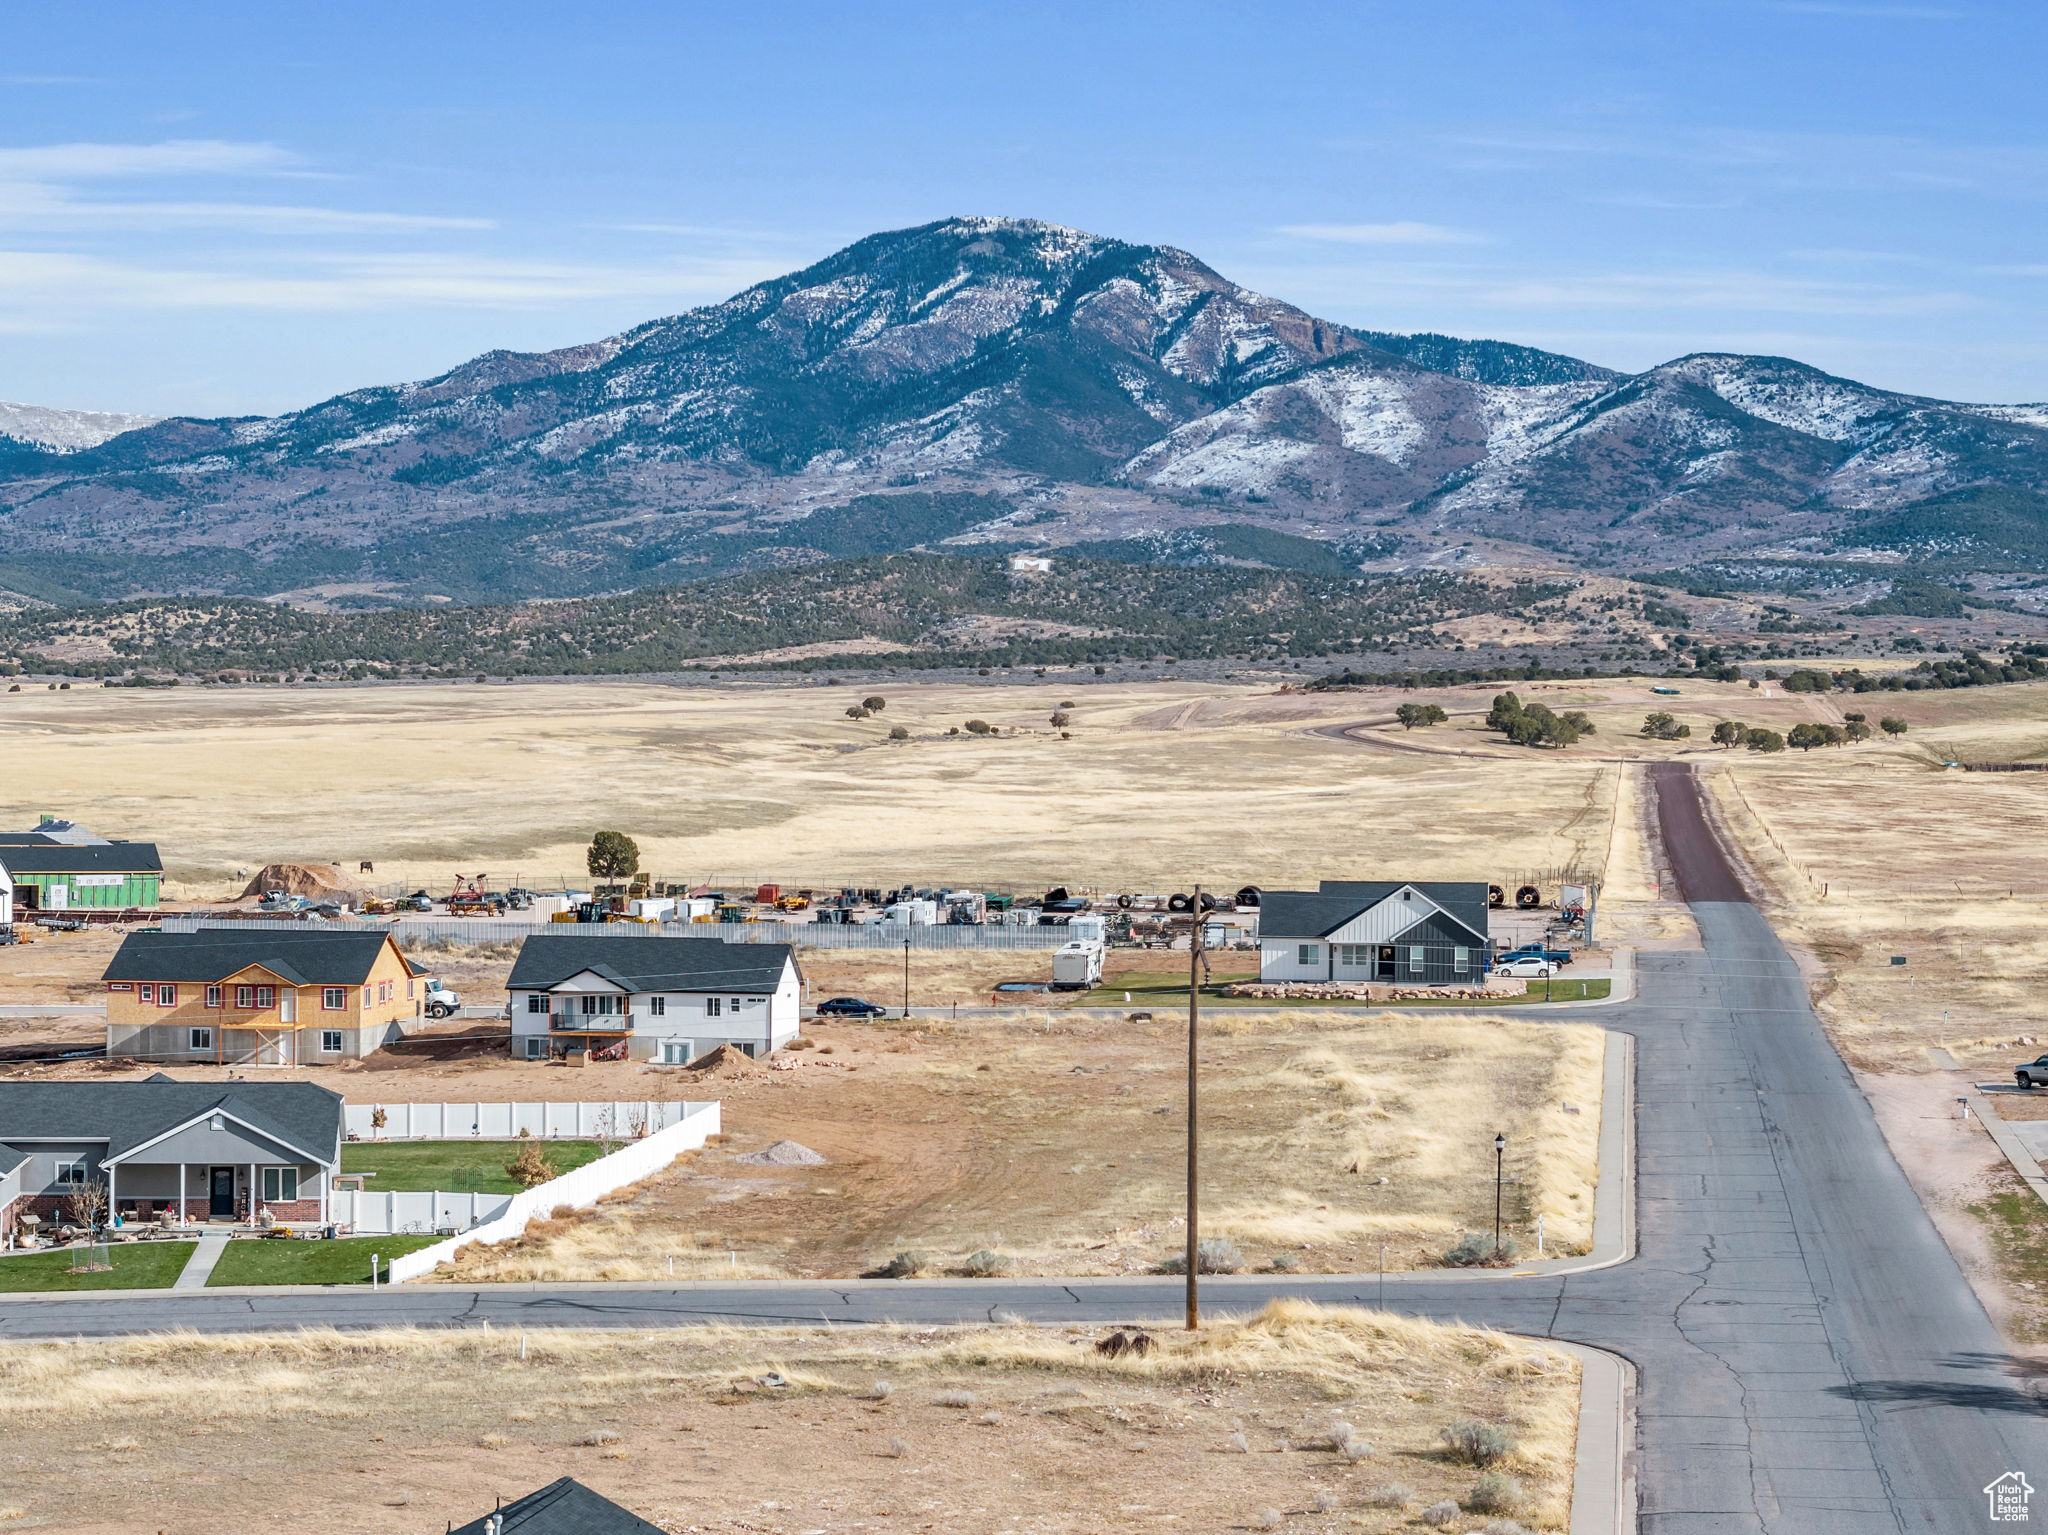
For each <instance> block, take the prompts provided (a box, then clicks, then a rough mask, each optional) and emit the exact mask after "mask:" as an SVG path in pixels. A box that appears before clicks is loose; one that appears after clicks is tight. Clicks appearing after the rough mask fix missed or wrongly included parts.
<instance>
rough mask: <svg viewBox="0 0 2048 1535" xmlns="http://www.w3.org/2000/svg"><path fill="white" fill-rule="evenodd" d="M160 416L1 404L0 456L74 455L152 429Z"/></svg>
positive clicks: (4, 402) (4, 401) (10, 402)
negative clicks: (112, 440) (128, 433)
mask: <svg viewBox="0 0 2048 1535" xmlns="http://www.w3.org/2000/svg"><path fill="white" fill-rule="evenodd" d="M162 419H163V418H162V417H160V416H138V415H133V414H130V413H129V412H126V411H114V410H52V409H50V408H49V407H48V406H44V405H17V404H15V403H14V402H13V401H11V400H0V455H4V454H10V453H14V454H59V453H76V452H78V451H79V450H80V449H81V448H96V447H98V446H99V445H100V444H101V443H103V442H105V441H107V440H108V439H109V438H112V437H118V436H120V435H121V434H122V433H123V432H133V431H136V430H138V429H139V428H141V427H145V426H154V425H155V424H156V423H157V422H158V421H160V420H162Z"/></svg>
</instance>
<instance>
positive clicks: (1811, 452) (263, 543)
mask: <svg viewBox="0 0 2048 1535" xmlns="http://www.w3.org/2000/svg"><path fill="white" fill-rule="evenodd" d="M5 409H12V410H23V409H25V408H20V407H7V408H5ZM47 414H50V415H63V414H66V413H47ZM13 419H14V418H12V417H8V416H6V415H4V414H0V432H9V433H14V432H15V431H16V428H13V427H10V426H9V425H8V422H9V421H10V420H13ZM24 419H25V418H24ZM100 419H103V420H104V421H105V422H106V423H107V427H106V430H104V431H102V432H101V433H100V435H99V437H98V438H96V439H93V440H91V441H87V440H84V439H83V438H82V437H79V436H77V435H76V433H77V432H78V431H80V430H83V429H82V428H80V429H74V432H73V435H72V436H69V437H64V436H61V435H60V434H58V433H57V431H56V428H54V427H44V428H42V429H41V430H42V432H43V435H42V436H40V437H37V436H32V435H28V434H27V429H26V427H24V428H22V429H21V435H22V443H28V444H34V445H35V446H34V447H31V448H26V449H24V448H23V447H22V446H21V444H14V445H12V446H13V447H14V448H15V451H12V452H10V453H8V454H5V455H4V456H0V531H4V533H5V535H6V539H7V542H8V543H9V544H10V546H11V548H12V549H13V551H14V559H15V561H16V565H17V568H25V569H29V570H30V571H31V572H32V573H34V574H36V575H37V578H38V579H39V580H42V581H44V582H45V583H46V584H52V585H55V586H58V587H62V588H66V589H71V590H77V591H89V592H92V593H93V594H96V595H112V594H119V593H121V592H123V591H126V590H131V589H135V588H137V587H138V586H142V585H148V586H154V587H156V588H158V589H162V588H163V587H165V586H170V587H172V588H174V589H187V590H219V589H228V590H254V591H272V590H278V589H281V588H286V587H293V586H299V585H306V584H321V583H328V584H348V583H363V582H366V581H367V582H371V583H381V585H382V587H383V588H384V589H387V590H389V591H390V592H391V593H392V594H394V595H399V596H403V595H408V594H411V595H418V594H422V593H425V592H449V591H454V592H455V593H457V594H458V595H466V596H468V595H474V596H482V595H494V594H495V595H526V594H548V593H566V592H572V591H586V590H592V589H603V588H605V587H612V586H625V585H642V584H651V583H655V582H660V581H665V580H675V579H684V578H688V577H691V576H694V575H703V574H711V573H715V572H716V571H719V570H724V569H731V568H734V567H735V566H736V565H742V566H743V565H749V564H753V565H758V564H763V563H770V564H772V563H775V562H777V561H783V562H787V561H791V560H803V559H808V558H817V557H819V555H820V554H821V553H831V552H834V551H835V550H837V549H840V548H843V547H846V545H847V540H848V538H849V537H850V536H851V535H849V533H848V528H849V526H850V523H849V520H848V519H849V518H851V519H852V520H853V521H855V522H863V520H864V522H863V526H864V531H862V532H860V534H859V536H858V539H857V540H856V542H858V543H859V545H860V547H863V548H865V549H870V550H872V549H877V548H886V547H903V546H906V545H908V544H912V543H916V542H921V541H922V542H930V541H933V540H938V539H946V538H953V539H966V540H979V541H983V542H1007V543H1010V544H1016V543H1020V542H1031V541H1048V542H1053V543H1065V542H1079V541H1088V540H1092V539H1099V538H1104V537H1109V538H1126V539H1128V538H1131V537H1134V536H1145V535H1150V534H1152V533H1156V532H1160V531H1162V530H1169V529H1172V528H1175V527H1185V526H1189V525H1192V524H1198V523H1203V522H1216V521H1219V520H1235V521H1240V522H1255V523H1259V524H1262V525H1264V526H1267V527H1269V528H1273V529H1277V530H1281V531H1296V532H1300V531H1308V532H1311V533H1312V535H1313V536H1315V537H1318V538H1322V539H1325V540H1326V541H1330V542H1344V541H1345V539H1346V536H1347V534H1346V530H1347V529H1349V528H1352V527H1358V528H1365V527H1371V528H1373V529H1376V530H1386V529H1388V528H1392V529H1395V530H1397V532H1396V533H1391V534H1390V533H1386V532H1384V531H1381V532H1379V533H1376V535H1375V537H1376V538H1378V539H1379V540H1380V541H1381V542H1382V543H1383V542H1385V541H1386V540H1387V539H1389V538H1395V537H1406V538H1409V539H1411V540H1414V541H1416V542H1417V543H1418V544H1428V543H1431V542H1435V543H1443V542H1449V541H1457V540H1463V539H1466V538H1470V537H1473V536H1476V535H1483V536H1485V537H1486V538H1489V539H1496V540H1499V539H1505V540H1509V541H1512V542H1519V543H1524V544H1540V545H1541V546H1543V547H1544V548H1545V549H1547V550H1549V551H1551V552H1552V553H1553V554H1563V555H1566V556H1568V557H1576V558H1579V559H1581V560H1583V561H1585V562H1588V563H1602V562H1611V561H1621V560H1624V559H1629V560H1634V559H1638V558H1640V557H1641V553H1642V552H1643V551H1644V550H1646V549H1651V548H1654V549H1656V550H1657V552H1658V553H1659V555H1660V556H1661V557H1664V558H1667V559H1668V558H1669V557H1670V555H1671V554H1672V552H1673V549H1674V547H1675V546H1676V545H1679V544H1683V545H1688V546H1696V547H1697V550H1698V552H1700V553H1702V554H1713V553H1726V552H1728V551H1730V550H1732V549H1737V548H1742V549H1748V548H1754V547H1756V546H1758V545H1760V544H1766V543H1772V542H1778V543H1782V542H1784V541H1786V540H1797V539H1815V538H1818V539H1823V540H1825V539H1830V538H1836V539H1840V538H1850V537H1853V535H1854V532H1855V529H1856V528H1858V527H1859V526H1861V525H1862V524H1864V523H1867V522H1868V521H1869V520H1870V519H1871V518H1872V517H1874V516H1878V515H1879V514H1885V513H1889V512H1893V511H1896V510H1897V509H1900V508H1905V507H1910V506H1911V505H1913V504H1915V503H1917V502H1919V501H1922V500H1926V499H1928V498H1931V497H1937V496H1954V495H1956V494H1958V493H1965V494H1967V493H1968V492H1969V491H1970V489H1971V488H1972V487H1977V486H1988V487H2008V488H2015V487H2016V488H2018V489H2019V490H2021V491H2024V492H2026V493H2028V494H2032V493H2034V492H2036V491H2038V490H2040V489H2041V488H2042V487H2043V486H2048V408H2042V407H2030V406H1968V405H1954V404H1949V403H1946V402H1943V401H1936V400H1925V399H1916V398H1913V397H1909V396H1904V395H1897V394H1890V393H1887V392H1885V391H1882V390H1875V389H1870V388H1866V387H1865V386H1862V385H1859V384H1855V383H1853V382H1850V381H1848V380H1844V379H1838V378H1833V377H1830V376H1829V375H1827V374H1824V373H1821V372H1819V371H1817V370H1815V369H1812V368H1808V367H1805V366H1803V365H1801V364H1799V363H1796V362H1790V361H1786V360H1783V359H1775V358H1755V357H1739V356H1726V355H1701V356H1692V357H1686V358H1681V359H1679V360H1678V361H1676V362H1672V363H1669V364H1666V365H1664V366H1663V367H1660V368H1655V369H1652V370H1650V371H1649V372H1647V373H1643V374H1639V375H1634V376H1624V375H1620V374H1616V373H1614V372H1612V371H1611V370H1608V369H1605V368H1601V367H1597V366H1595V365H1593V364H1590V363H1586V362H1581V361H1579V360H1578V359H1575V358H1569V357H1563V356H1559V355H1558V354H1555V353H1549V352H1543V351H1539V350H1536V349H1534V348H1528V347H1519V346H1513V345H1510V344H1507V343H1501V342H1492V341H1464V340H1458V339H1456V338H1451V337H1446V336H1438V335H1413V336H1407V335H1395V334H1391V333H1385V332H1374V331H1360V330H1353V329H1349V328H1346V327H1344V326H1340V325H1334V324H1331V323H1329V322H1326V321H1323V320H1319V319H1317V318H1315V317H1314V316H1312V315H1309V314H1306V313H1304V312H1303V311H1301V310H1299V309H1296V308H1294V307H1293V306H1291V305H1288V304H1285V303H1282V302H1279V301H1277V300H1274V299H1270V298H1266V297H1264V296H1262V295H1260V294H1257V293H1253V292H1251V291H1249V290H1247V289H1245V288H1242V287H1240V286H1238V285H1237V284H1235V283H1232V282H1230V281H1228V280H1227V279H1225V278H1223V277H1221V276H1220V275H1218V274H1217V273H1216V272H1214V271H1213V270H1211V269H1210V268H1209V267H1207V266H1205V265H1203V264H1202V263H1201V262H1200V261H1198V260H1196V259H1195V258H1194V257H1193V256H1191V255H1189V254H1188V253H1186V252H1184V251H1179V250H1174V249H1171V248H1167V247H1160V246H1145V245H1131V244H1126V243H1124V242H1122V241H1118V240H1111V239H1104V238H1101V237H1098V236H1094V235H1088V234H1083V233H1081V232H1080V231H1077V230H1073V229H1066V228H1062V227H1060V226H1057V225H1051V224H1044V223H1038V222H1036V221H1032V220H1016V219H987V218H959V219H948V220H944V221H942V222H940V223H936V224H930V225H925V226H922V227H920V228H916V229H909V230H901V231H896V232H892V233H887V234H879V235H874V236H871V237H869V238H867V239H865V240H861V241H859V242H857V243H856V244H854V245H851V246H848V247H847V248H846V249H844V250H842V251H840V252H838V253H837V254H835V255H833V256H830V257H828V258H826V259H825V260H823V261H821V262H819V263H817V264H816V265H814V266H811V267H808V268H806V269H804V270H803V271H800V272H796V273H793V274H791V275H789V276H787V277H782V278H777V279H775V280H773V281H771V282H766V283H762V284H760V285H758V286H756V287H753V288H749V289H748V290H746V291H745V292H743V293H740V294H738V295H736V296H735V297H733V298H731V299H729V300H727V301H726V302H724V303H722V304H717V305H712V306H710V307H708V308H705V309H700V310H695V311H692V312H690V313H688V314H683V315H678V316H674V317H671V318H667V319H662V320H656V321H652V322H650V323H648V324H645V325H642V326H639V327H637V328H635V329H633V330H630V331H627V332H625V333H623V334H621V335H618V336H614V337H610V338H608V339H606V340H602V341H597V342H592V343H589V344H585V345H580V346H574V347H568V348H564V349H562V350H559V351H553V352H546V353H530V354H529V353H511V352H492V353H487V354H485V355H484V356H482V357H479V358H476V359H474V360H472V361H470V362H468V363H465V364H463V365H462V366H461V367H458V368H456V369H454V370H452V371H451V372H449V373H446V374H443V375H442V376H440V377H438V378H434V379H429V380H426V381H425V382H422V383H416V384H399V385H389V386H382V387H378V388H371V389H363V390H357V391H354V392H352V393H349V394H345V395H340V396H337V397H336V398H334V399H331V400H327V401H324V402H322V403H320V404H318V405H315V406H312V407H310V408H308V409H306V410H302V411H296V412H293V413H290V414H287V415H283V416H278V417H274V418H268V419H254V420H213V421H207V420H195V419H185V418H174V419H171V420H166V421H161V422H157V423H154V424H140V427H139V429H135V430H124V429H122V428H121V427H119V426H116V425H113V423H114V422H115V421H116V420H118V419H119V418H111V417H110V418H100ZM116 433H118V435H115V434H116ZM911 487H915V489H912V488H911ZM891 495H894V496H898V497H899V498H904V499H898V500H896V501H893V502H892V501H890V500H889V499H887V498H888V497H889V496H891ZM827 507H830V508H839V509H841V510H836V511H835V512H834V513H833V515H832V517H831V518H829V519H822V520H819V521H815V522H813V521H809V520H808V518H809V516H810V514H812V513H813V512H815V511H817V510H818V509H820V508H827ZM849 507H851V508H853V510H851V511H847V510H844V509H845V508H849ZM828 532H829V536H828ZM892 539H893V540H894V542H893V543H892ZM145 569H146V571H147V575H146V576H145V575H144V573H143V572H144V570H145Z"/></svg>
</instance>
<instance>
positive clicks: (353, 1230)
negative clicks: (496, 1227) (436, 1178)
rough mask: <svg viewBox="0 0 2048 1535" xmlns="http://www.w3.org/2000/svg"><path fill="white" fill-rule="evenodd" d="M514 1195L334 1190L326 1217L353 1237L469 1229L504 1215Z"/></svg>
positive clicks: (330, 1196)
mask: <svg viewBox="0 0 2048 1535" xmlns="http://www.w3.org/2000/svg"><path fill="white" fill-rule="evenodd" d="M514 1197H515V1196H513V1195H511V1194H456V1193H450V1192H449V1191H448V1190H446V1189H436V1190H434V1191H433V1192H432V1193H400V1192H386V1193H379V1192H378V1191H376V1190H375V1189H335V1190H334V1191H333V1192H332V1193H330V1194H329V1195H328V1196H327V1218H328V1220H330V1221H331V1222H333V1223H334V1224H335V1225H337V1226H341V1227H344V1228H346V1229H347V1231H348V1233H349V1235H350V1236H365V1237H367V1236H383V1235H385V1234H387V1233H390V1232H401V1233H402V1232H417V1233H427V1232H433V1231H467V1230H468V1229H469V1228H470V1227H472V1226H480V1225H482V1224H483V1223H484V1222H485V1221H488V1220H494V1219H496V1218H497V1217H498V1216H500V1215H502V1214H504V1212H505V1207H506V1206H507V1205H509V1204H511V1203H512V1200H513V1198H514Z"/></svg>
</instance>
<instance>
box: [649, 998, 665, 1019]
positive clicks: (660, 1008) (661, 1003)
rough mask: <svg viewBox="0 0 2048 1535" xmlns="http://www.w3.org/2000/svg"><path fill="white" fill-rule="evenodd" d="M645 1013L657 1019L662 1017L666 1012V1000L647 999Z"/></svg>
mask: <svg viewBox="0 0 2048 1535" xmlns="http://www.w3.org/2000/svg"><path fill="white" fill-rule="evenodd" d="M647 1011H648V1012H650V1013H652V1014H653V1015H654V1016H655V1017H657V1018H659V1017H662V1016H663V1015H664V1014H666V1013H667V1012H668V998H667V997H649V998H648V999H647Z"/></svg>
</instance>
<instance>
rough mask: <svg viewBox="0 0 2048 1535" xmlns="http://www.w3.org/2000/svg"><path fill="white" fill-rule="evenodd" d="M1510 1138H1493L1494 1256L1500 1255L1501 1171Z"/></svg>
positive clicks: (1500, 1136)
mask: <svg viewBox="0 0 2048 1535" xmlns="http://www.w3.org/2000/svg"><path fill="white" fill-rule="evenodd" d="M1507 1150H1508V1138H1507V1137H1506V1136H1505V1135H1499V1134H1496V1135H1495V1136H1494V1138H1493V1256H1494V1257H1495V1258H1496V1259H1498V1258H1499V1257H1500V1187H1501V1171H1502V1167H1503V1165H1504V1159H1505V1158H1506V1156H1507Z"/></svg>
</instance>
